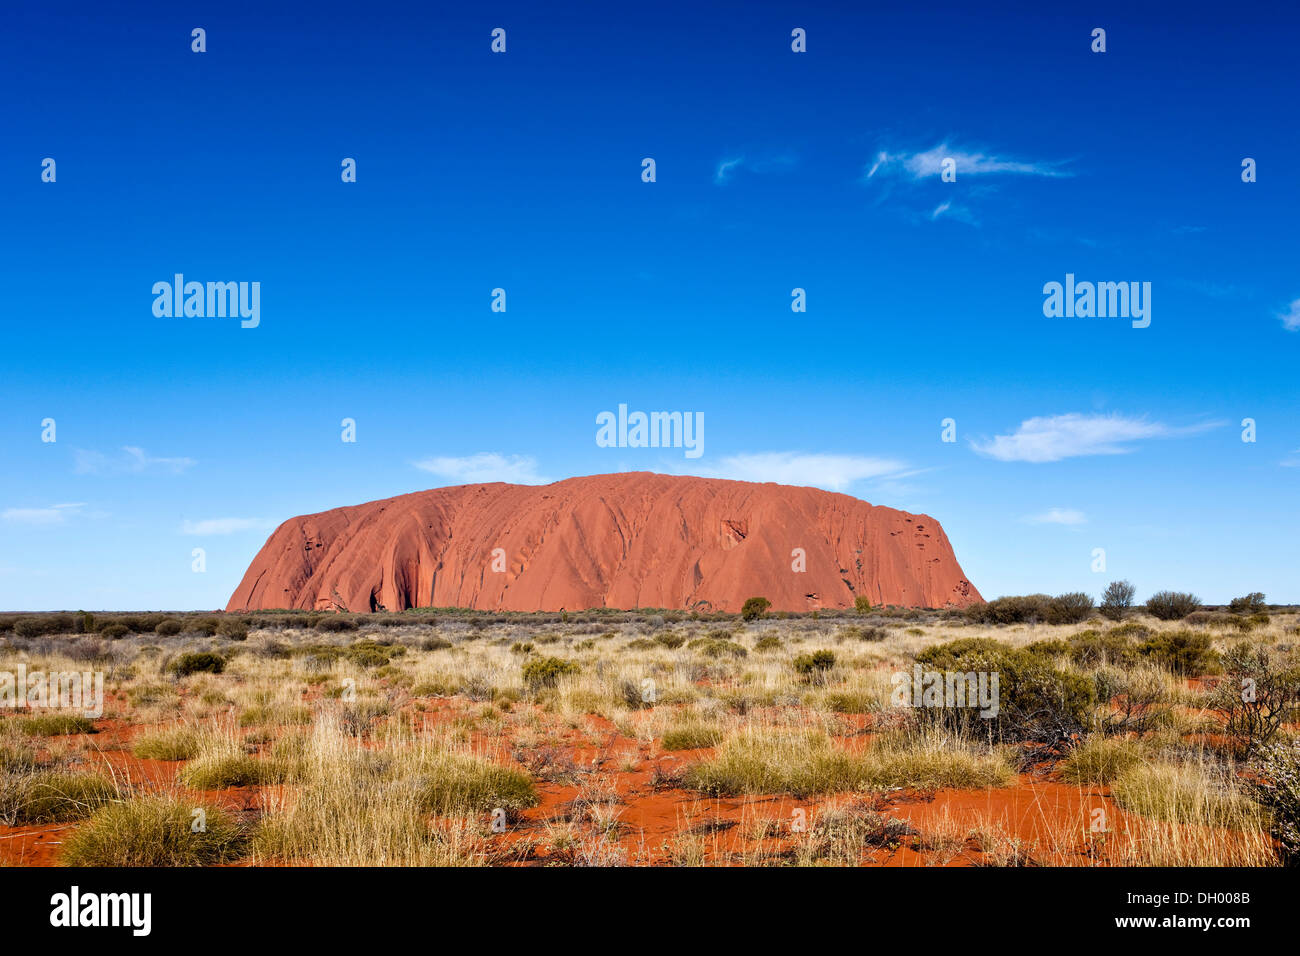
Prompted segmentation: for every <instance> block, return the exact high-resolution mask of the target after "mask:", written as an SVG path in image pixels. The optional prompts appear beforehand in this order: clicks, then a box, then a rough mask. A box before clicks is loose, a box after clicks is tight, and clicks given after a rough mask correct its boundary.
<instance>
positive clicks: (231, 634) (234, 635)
mask: <svg viewBox="0 0 1300 956" xmlns="http://www.w3.org/2000/svg"><path fill="white" fill-rule="evenodd" d="M217 633H218V634H220V635H221V636H222V637H224V638H227V639H229V640H232V641H246V640H248V625H247V624H245V623H244V622H243V621H240V620H238V619H236V618H229V617H228V618H226V619H225V620H224V621H222V622H221V623H220V624H218V625H217Z"/></svg>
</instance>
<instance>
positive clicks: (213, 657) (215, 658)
mask: <svg viewBox="0 0 1300 956" xmlns="http://www.w3.org/2000/svg"><path fill="white" fill-rule="evenodd" d="M167 669H168V670H169V671H171V672H172V673H173V674H175V675H176V676H177V677H187V676H189V675H190V674H198V673H204V674H220V673H221V672H222V671H224V670H225V669H226V659H225V658H224V657H222V656H221V655H220V654H214V653H213V652H212V651H191V652H190V653H188V654H182V655H181V656H180V657H178V658H176V659H175V660H174V661H172V662H171V663H170V664H168V665H167Z"/></svg>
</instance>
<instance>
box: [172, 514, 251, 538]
mask: <svg viewBox="0 0 1300 956" xmlns="http://www.w3.org/2000/svg"><path fill="white" fill-rule="evenodd" d="M272 523H273V522H270V521H267V520H266V519H265V518H204V519H202V520H199V521H188V520H187V521H185V522H183V523H182V524H181V534H194V535H204V536H207V535H214V534H234V533H235V532H237V531H252V530H255V529H259V528H269V527H271V525H272Z"/></svg>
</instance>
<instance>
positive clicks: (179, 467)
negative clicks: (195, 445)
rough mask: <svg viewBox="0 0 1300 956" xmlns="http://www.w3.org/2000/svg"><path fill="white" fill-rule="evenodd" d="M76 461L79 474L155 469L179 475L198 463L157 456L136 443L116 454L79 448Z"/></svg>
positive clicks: (188, 459) (141, 472)
mask: <svg viewBox="0 0 1300 956" xmlns="http://www.w3.org/2000/svg"><path fill="white" fill-rule="evenodd" d="M75 462H76V464H75V468H76V472H77V474H79V475H138V474H143V473H144V472H153V471H164V472H170V473H171V474H173V475H179V474H180V473H181V472H183V471H186V470H188V469H190V468H193V467H194V465H196V464H197V462H196V461H195V460H194V459H193V458H157V457H154V456H152V455H149V454H146V453H145V450H144V449H143V448H137V447H136V446H134V445H124V446H123V447H122V450H121V453H120V454H116V455H106V454H104V453H103V452H99V451H86V450H85V449H80V448H79V449H77V451H76V453H75Z"/></svg>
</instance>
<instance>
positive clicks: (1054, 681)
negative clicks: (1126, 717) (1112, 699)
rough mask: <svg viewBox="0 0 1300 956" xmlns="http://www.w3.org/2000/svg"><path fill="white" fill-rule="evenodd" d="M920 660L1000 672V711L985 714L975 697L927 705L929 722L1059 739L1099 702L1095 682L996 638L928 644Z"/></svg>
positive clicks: (1010, 736) (952, 669) (943, 667)
mask: <svg viewBox="0 0 1300 956" xmlns="http://www.w3.org/2000/svg"><path fill="white" fill-rule="evenodd" d="M916 661H917V663H918V664H920V665H921V666H922V667H923V668H924V669H925V670H927V671H940V672H943V673H945V674H948V673H954V674H974V675H979V674H987V675H989V677H988V678H987V682H988V687H989V688H990V689H991V688H992V675H995V674H996V675H997V681H998V683H997V714H996V716H991V717H989V716H982V715H981V712H980V710H978V709H977V708H976V707H974V706H973V705H972V704H971V702H970V701H967V702H966V706H962V705H961V703H960V702H955V705H954V706H950V705H949V702H947V701H945V702H944V703H943V705H942V706H938V707H925V708H922V709H921V710H920V711H919V715H920V719H921V720H922V721H924V722H934V723H938V724H940V725H942V726H944V727H946V728H948V729H950V730H955V731H958V732H961V733H972V734H975V735H977V736H982V735H984V734H991V735H993V736H994V737H995V738H996V739H1001V740H1005V741H1008V742H1012V741H1035V742H1043V743H1051V744H1055V743H1058V742H1061V741H1064V740H1069V739H1070V738H1071V737H1072V735H1074V734H1076V733H1078V732H1080V731H1081V730H1083V729H1084V728H1085V727H1087V726H1088V724H1089V723H1090V722H1091V715H1092V709H1093V705H1094V703H1095V700H1096V698H1095V696H1094V689H1093V686H1092V683H1091V682H1090V681H1088V680H1087V679H1086V678H1084V677H1082V676H1081V675H1079V674H1075V673H1072V672H1069V671H1065V670H1061V669H1059V668H1057V667H1055V666H1053V664H1052V660H1051V658H1047V657H1043V656H1041V655H1036V654H1032V653H1030V652H1028V651H1026V650H1023V649H1017V648H1013V647H1009V646H1008V645H1006V644H1003V643H1001V642H1000V641H995V640H992V639H990V638H981V637H975V638H961V639H958V640H955V641H950V642H948V643H946V644H937V645H935V646H933V647H929V648H926V649H925V650H923V651H922V652H921V653H919V654H917V655H916Z"/></svg>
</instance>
